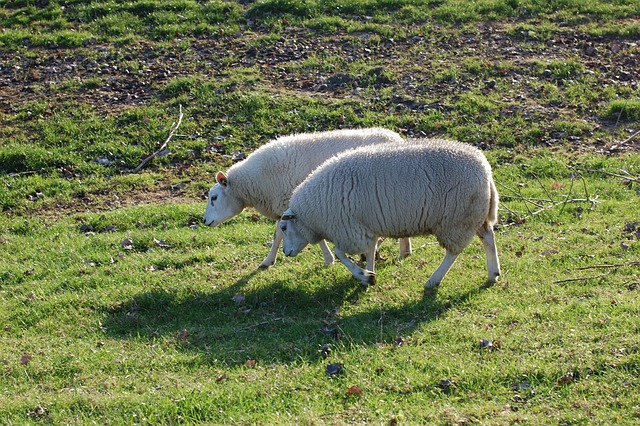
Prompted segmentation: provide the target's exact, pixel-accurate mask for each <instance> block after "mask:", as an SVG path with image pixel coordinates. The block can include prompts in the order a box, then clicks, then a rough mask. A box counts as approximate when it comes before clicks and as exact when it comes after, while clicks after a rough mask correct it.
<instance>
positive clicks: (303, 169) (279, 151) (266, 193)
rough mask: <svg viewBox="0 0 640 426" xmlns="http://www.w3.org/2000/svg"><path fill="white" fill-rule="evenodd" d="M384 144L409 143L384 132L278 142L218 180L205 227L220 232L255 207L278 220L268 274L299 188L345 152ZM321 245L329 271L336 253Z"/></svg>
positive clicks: (403, 246)
mask: <svg viewBox="0 0 640 426" xmlns="http://www.w3.org/2000/svg"><path fill="white" fill-rule="evenodd" d="M383 143H384V144H389V145H390V146H397V145H400V144H403V143H404V139H403V138H402V137H401V136H400V135H399V134H397V133H396V132H393V131H391V130H387V129H383V128H367V129H342V130H333V131H326V132H316V133H301V134H294V135H290V136H284V137H280V138H277V139H275V140H273V141H271V142H269V143H267V144H265V145H263V146H261V147H260V148H258V149H257V150H255V151H254V152H253V153H251V154H250V155H249V156H248V157H247V158H246V159H245V160H243V161H241V162H239V163H237V164H234V165H233V166H232V167H231V168H229V170H228V171H227V173H226V174H225V173H223V172H218V173H217V174H216V184H215V185H214V186H213V187H212V188H211V189H210V190H209V195H208V203H207V207H206V210H205V212H204V223H205V225H207V226H212V227H214V226H218V225H220V224H221V223H223V222H225V221H226V220H228V219H230V218H232V217H234V216H236V215H238V214H240V212H242V211H243V210H244V209H245V208H247V207H254V208H255V209H256V210H257V211H258V212H259V213H261V214H262V215H264V216H266V217H268V218H271V219H274V220H276V228H275V233H274V238H273V244H272V246H271V250H270V251H269V254H268V255H267V257H266V258H265V259H264V260H263V261H262V263H261V264H260V268H261V269H266V268H269V267H270V266H272V265H274V264H275V262H276V257H277V255H278V249H279V247H280V243H281V241H282V234H281V233H280V228H279V227H278V222H279V219H280V216H281V215H282V213H284V211H285V210H286V209H287V206H288V204H289V197H290V196H291V194H292V193H293V190H294V189H295V188H296V186H298V184H300V182H302V181H303V180H304V178H306V177H307V175H309V173H311V172H312V171H313V170H314V169H315V168H316V167H318V166H319V165H320V164H322V163H323V162H324V161H325V160H326V159H328V158H330V157H332V156H334V155H336V154H338V153H340V152H342V151H345V150H348V149H354V148H357V147H360V146H364V145H373V144H383ZM319 244H320V248H321V249H322V254H323V257H324V263H325V265H331V264H332V263H333V262H334V257H333V254H332V253H331V250H330V249H329V247H327V245H326V243H325V242H324V241H319ZM410 253H411V242H410V240H408V239H403V240H400V256H401V257H404V256H407V255H409V254H410Z"/></svg>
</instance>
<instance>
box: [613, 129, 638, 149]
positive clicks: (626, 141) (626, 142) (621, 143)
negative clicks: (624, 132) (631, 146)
mask: <svg viewBox="0 0 640 426" xmlns="http://www.w3.org/2000/svg"><path fill="white" fill-rule="evenodd" d="M638 135H640V130H638V131H637V132H635V133H634V134H632V135H631V136H629V137H628V138H627V139H625V140H623V141H622V142H620V143H619V144H617V145H613V146H612V147H611V149H612V150H616V149H618V148H620V147H621V146H622V145H626V144H628V143H629V142H631V141H632V140H633V139H634V138H635V137H636V136H638Z"/></svg>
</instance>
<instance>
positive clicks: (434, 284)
mask: <svg viewBox="0 0 640 426" xmlns="http://www.w3.org/2000/svg"><path fill="white" fill-rule="evenodd" d="M439 285H440V283H439V282H435V281H431V280H429V281H427V283H426V284H425V285H424V288H425V289H427V290H428V289H432V288H436V287H438V286H439Z"/></svg>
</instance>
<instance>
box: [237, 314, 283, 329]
mask: <svg viewBox="0 0 640 426" xmlns="http://www.w3.org/2000/svg"><path fill="white" fill-rule="evenodd" d="M276 321H282V318H281V317H277V318H273V319H270V320H267V321H262V322H259V323H257V324H253V325H248V326H246V327H242V328H239V329H238V330H236V331H246V330H252V329H254V328H258V327H261V326H263V325H267V324H271V323H272V322H276Z"/></svg>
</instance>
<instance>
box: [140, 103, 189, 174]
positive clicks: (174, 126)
mask: <svg viewBox="0 0 640 426" xmlns="http://www.w3.org/2000/svg"><path fill="white" fill-rule="evenodd" d="M182 116H183V114H182V105H180V113H179V115H178V121H177V122H175V121H174V122H173V123H171V127H170V128H169V136H168V137H167V139H166V140H165V141H164V143H163V144H162V145H161V146H160V148H158V150H157V151H156V152H154V153H153V154H151V155H150V156H148V157H147V158H145V159H144V160H142V162H141V163H140V164H138V167H136V168H135V169H133V173H138V172H139V171H140V169H141V168H142V167H144V165H145V164H147V162H149V160H151V159H152V158H155V157H157V156H158V155H159V154H160V153H161V152H162V151H164V149H165V148H166V147H167V145H168V144H169V141H170V140H171V138H172V137H173V135H174V134H175V133H176V131H177V130H178V127H180V123H182Z"/></svg>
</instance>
